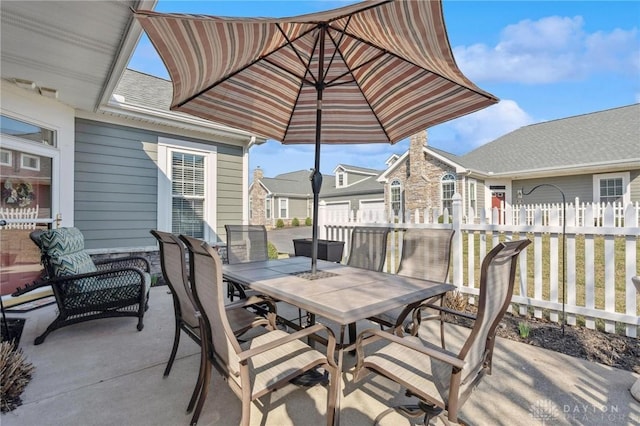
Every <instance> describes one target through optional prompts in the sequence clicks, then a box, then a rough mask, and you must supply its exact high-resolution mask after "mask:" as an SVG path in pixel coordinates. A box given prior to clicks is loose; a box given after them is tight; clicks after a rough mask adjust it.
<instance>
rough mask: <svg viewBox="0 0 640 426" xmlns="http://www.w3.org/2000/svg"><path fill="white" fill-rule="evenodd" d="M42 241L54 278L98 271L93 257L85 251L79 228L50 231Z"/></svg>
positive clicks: (43, 235)
mask: <svg viewBox="0 0 640 426" xmlns="http://www.w3.org/2000/svg"><path fill="white" fill-rule="evenodd" d="M40 241H41V244H42V251H43V253H44V254H45V255H46V256H48V257H49V263H50V265H51V268H52V269H53V271H52V273H53V275H54V276H56V277H62V276H69V275H77V274H86V273H88V272H95V271H97V269H96V265H95V264H94V263H93V261H92V260H91V257H89V255H88V254H87V252H85V251H84V237H83V236H82V233H81V232H80V230H79V229H78V228H58V229H49V230H47V231H45V232H44V233H43V234H42V237H41V239H40Z"/></svg>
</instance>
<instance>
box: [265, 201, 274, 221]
mask: <svg viewBox="0 0 640 426" xmlns="http://www.w3.org/2000/svg"><path fill="white" fill-rule="evenodd" d="M272 216H273V205H272V198H271V197H269V198H265V199H264V218H265V219H272Z"/></svg>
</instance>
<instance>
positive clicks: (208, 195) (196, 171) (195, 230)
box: [158, 138, 217, 241]
mask: <svg viewBox="0 0 640 426" xmlns="http://www.w3.org/2000/svg"><path fill="white" fill-rule="evenodd" d="M158 166H159V167H158V228H159V229H161V230H166V231H169V232H172V233H174V234H185V235H189V236H191V237H194V238H201V239H204V240H207V241H208V240H211V239H213V238H215V234H214V229H215V228H216V209H215V202H216V188H217V180H216V170H215V167H216V147H215V146H210V145H204V144H199V143H195V142H188V141H181V140H175V139H169V138H159V141H158Z"/></svg>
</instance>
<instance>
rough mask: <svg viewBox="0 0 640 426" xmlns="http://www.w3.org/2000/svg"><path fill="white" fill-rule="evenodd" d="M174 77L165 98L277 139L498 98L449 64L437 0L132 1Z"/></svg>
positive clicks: (348, 132)
mask: <svg viewBox="0 0 640 426" xmlns="http://www.w3.org/2000/svg"><path fill="white" fill-rule="evenodd" d="M135 14H136V18H137V19H138V21H139V22H140V24H141V25H142V27H143V28H144V30H145V31H146V33H147V35H148V36H149V39H150V40H151V42H152V43H153V45H154V46H155V48H156V50H157V51H158V53H159V55H160V57H161V58H162V60H163V61H164V64H165V66H166V67H167V70H168V72H169V76H170V77H171V81H172V82H173V101H172V105H171V109H172V110H176V111H181V112H185V113H188V114H192V115H195V116H198V117H201V118H205V119H207V120H211V121H214V122H217V123H221V124H225V125H228V126H231V127H235V128H240V129H243V130H247V131H250V132H253V133H255V134H258V135H261V136H264V137H266V138H270V139H275V140H277V141H280V142H282V143H284V144H305V143H315V163H314V168H313V173H312V176H311V184H312V190H313V207H314V208H313V243H312V247H313V248H312V256H311V269H312V272H314V273H315V271H316V259H317V244H318V226H317V223H318V194H319V192H320V186H321V184H322V175H321V174H320V145H321V144H351V143H380V142H384V143H395V142H397V141H399V140H401V139H403V138H406V137H408V136H410V135H412V134H415V133H417V132H418V131H422V130H424V129H426V128H429V127H431V126H434V125H436V124H439V123H442V122H445V121H447V120H451V119H454V118H457V117H460V116H462V115H465V114H469V113H471V112H474V111H477V110H479V109H482V108H485V107H487V106H489V105H491V104H494V103H496V102H497V101H498V99H497V98H496V97H494V96H493V95H491V94H489V93H487V92H485V91H483V90H481V89H480V88H478V87H477V86H476V85H474V84H473V83H472V82H471V81H470V80H468V79H467V78H466V77H465V76H464V75H463V74H462V73H461V72H460V70H459V69H458V67H457V66H456V63H455V60H454V58H453V55H452V53H451V47H450V45H449V41H448V39H447V33H446V29H445V24H444V17H443V13H442V5H441V2H440V1H434V0H424V1H416V0H408V1H402V0H383V1H379V0H378V1H367V2H362V3H357V4H353V5H349V6H345V7H342V8H339V9H335V10H331V11H327V12H320V13H313V14H307V15H301V16H297V17H291V18H230V17H216V16H208V15H192V14H176V13H157V12H153V11H145V10H140V11H136V12H135Z"/></svg>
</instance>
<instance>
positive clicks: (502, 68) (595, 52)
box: [129, 0, 640, 177]
mask: <svg viewBox="0 0 640 426" xmlns="http://www.w3.org/2000/svg"><path fill="white" fill-rule="evenodd" d="M350 3H355V2H354V1H321V0H306V1H304V0H303V1H301V0H289V1H267V0H263V1H248V2H247V1H238V0H236V1H163V0H160V1H159V2H158V4H157V6H156V8H155V10H156V11H160V12H180V13H202V14H208V15H217V16H263V17H265V16H268V17H286V16H295V15H299V14H304V13H312V12H318V11H323V10H329V9H333V8H337V7H342V6H344V5H347V4H350ZM443 10H444V20H445V24H446V27H447V34H448V36H449V43H450V45H451V48H452V51H453V55H454V58H455V60H456V62H457V64H458V67H459V68H460V70H461V71H462V72H463V73H464V74H465V75H466V76H467V77H468V78H469V79H470V80H471V81H473V82H474V83H475V84H476V85H478V86H479V87H480V88H482V89H483V90H485V91H488V92H489V93H492V94H493V95H495V96H497V97H498V98H499V99H500V102H499V103H498V104H496V105H493V106H490V107H488V108H485V109H483V110H481V111H478V112H475V113H473V114H469V115H466V116H464V117H461V118H458V119H455V120H451V121H449V122H446V123H443V124H440V125H437V126H434V127H432V128H430V129H428V144H429V145H430V146H433V147H434V148H438V149H442V150H444V151H447V152H450V153H452V154H457V155H462V154H466V153H467V152H469V151H472V150H473V149H475V148H478V147H479V146H481V145H483V144H485V143H488V142H491V141H492V140H495V139H497V138H499V137H500V136H503V135H505V134H507V133H509V132H511V131H513V130H516V129H518V128H520V127H522V126H526V125H529V124H534V123H540V122H544V121H549V120H556V119H561V118H566V117H571V116H575V115H581V114H588V113H591V112H596V111H602V110H606V109H611V108H617V107H621V106H626V105H631V104H634V103H640V30H639V27H640V2H639V1H635V0H630V1H461V0H443ZM129 68H132V69H135V70H137V71H141V72H144V73H147V74H150V75H154V76H157V77H161V78H165V79H169V77H168V73H167V71H166V68H165V67H164V65H163V63H162V61H161V60H160V57H159V56H158V54H157V53H156V51H155V49H154V48H153V46H152V45H151V43H150V42H149V40H148V39H147V38H146V35H143V37H142V39H141V40H140V43H139V44H138V47H137V49H136V51H135V52H134V54H133V57H132V59H131V61H130V63H129ZM638 120H639V123H640V117H639V118H638ZM639 125H640V124H639ZM407 149H408V140H403V141H400V142H398V143H396V144H394V145H388V144H367V145H340V146H326V145H325V146H323V147H322V151H321V162H320V170H321V172H322V173H323V174H333V170H334V169H335V167H336V166H337V165H338V164H343V165H351V166H359V167H368V168H373V169H378V170H383V169H384V168H385V167H386V166H385V161H386V160H387V159H388V158H389V157H390V156H391V155H392V154H399V155H401V154H402V153H404V152H405V151H406V150H407ZM313 158H314V149H313V145H282V144H280V143H279V142H277V141H272V140H270V141H268V142H267V143H265V144H262V145H258V146H254V147H252V148H251V149H250V150H249V169H250V170H251V171H253V170H254V169H255V168H256V167H260V168H261V169H263V171H264V175H265V176H266V177H275V176H276V175H278V174H281V173H286V172H291V171H297V170H308V169H311V168H312V167H313V164H314V160H313Z"/></svg>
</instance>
